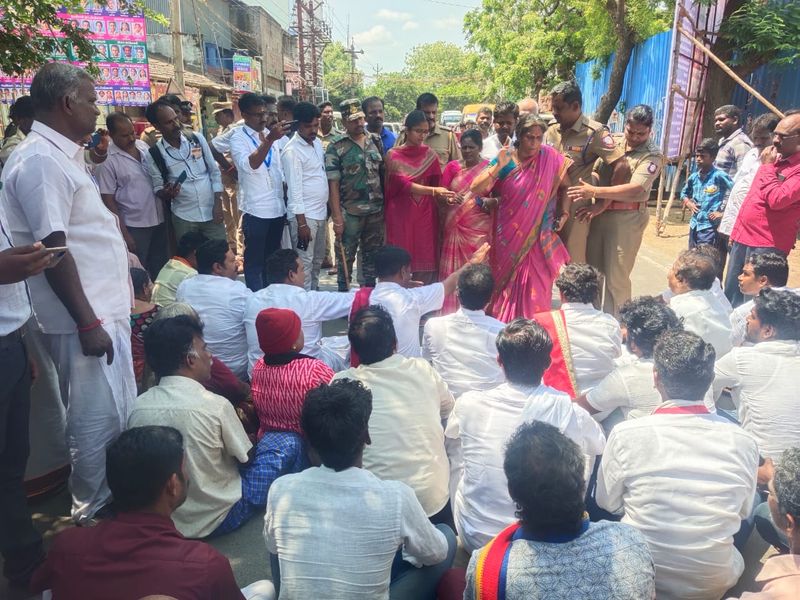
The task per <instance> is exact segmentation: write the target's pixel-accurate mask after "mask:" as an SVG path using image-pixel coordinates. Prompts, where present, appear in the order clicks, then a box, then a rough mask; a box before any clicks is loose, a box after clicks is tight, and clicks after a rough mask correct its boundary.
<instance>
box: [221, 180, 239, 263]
mask: <svg viewBox="0 0 800 600" xmlns="http://www.w3.org/2000/svg"><path fill="white" fill-rule="evenodd" d="M222 185H224V186H225V193H224V194H223V195H222V218H223V220H224V223H225V237H226V238H227V240H228V245H229V246H230V247H231V250H233V251H234V252H235V253H236V254H238V255H239V256H242V255H243V254H244V242H243V240H242V214H241V212H239V203H238V202H237V200H236V189H237V187H238V184H237V182H236V180H235V179H234V178H233V177H231V176H230V175H228V174H226V173H223V175H222Z"/></svg>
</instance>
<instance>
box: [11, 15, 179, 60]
mask: <svg viewBox="0 0 800 600" xmlns="http://www.w3.org/2000/svg"><path fill="white" fill-rule="evenodd" d="M95 2H96V4H99V5H101V6H105V5H106V3H107V0H95ZM119 4H120V9H121V10H123V11H124V10H129V11H130V12H131V13H138V12H140V11H142V10H144V12H145V14H146V15H147V16H148V18H150V19H153V20H154V21H157V22H159V23H161V24H163V25H167V24H168V21H167V19H166V18H165V17H164V16H163V15H161V14H159V13H155V12H153V11H152V10H150V9H148V8H146V7H145V6H144V2H143V0H120V3H119ZM83 6H84V5H83V4H82V3H81V2H80V0H3V3H2V6H0V71H3V72H5V73H8V74H9V75H23V74H24V73H25V72H26V71H31V70H35V69H38V68H39V67H41V66H42V65H43V64H45V63H46V62H48V61H49V60H52V57H53V56H54V55H57V54H60V55H65V56H67V57H69V58H70V60H73V61H74V62H78V63H86V64H87V68H88V69H89V70H90V71H92V72H95V71H96V69H95V68H94V65H93V62H92V59H93V58H94V53H95V49H94V46H93V45H92V42H91V40H90V39H89V38H88V35H89V33H90V32H89V31H87V30H85V29H81V28H79V27H74V26H73V25H71V24H70V23H69V21H64V20H62V19H61V18H60V17H59V16H58V12H60V11H62V10H64V11H66V12H68V13H72V14H80V13H82V12H83V10H84V8H83Z"/></svg>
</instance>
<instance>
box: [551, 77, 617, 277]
mask: <svg viewBox="0 0 800 600" xmlns="http://www.w3.org/2000/svg"><path fill="white" fill-rule="evenodd" d="M550 95H551V99H552V104H553V117H554V118H553V120H552V121H550V126H549V128H548V129H547V133H546V134H545V138H544V141H545V143H546V144H548V145H550V146H552V147H553V148H555V149H556V150H558V151H559V152H561V154H563V155H564V156H566V157H567V158H569V159H570V160H571V161H572V166H570V168H569V171H568V172H567V173H568V174H569V177H570V179H571V180H572V185H580V184H581V182H586V183H588V182H590V181H591V175H592V168H593V167H594V164H595V162H596V161H597V159H598V158H600V159H602V161H603V162H604V163H605V164H607V165H610V166H612V167H613V174H612V177H611V185H618V184H621V183H624V182H626V181H627V180H628V177H629V176H630V171H629V170H628V164H627V161H625V160H622V159H623V158H624V155H625V152H624V150H622V149H620V148H618V147H617V145H616V144H615V143H614V139H613V138H612V137H611V134H610V133H609V131H608V127H606V126H605V125H603V124H601V123H598V122H597V121H593V120H592V119H590V118H589V117H587V116H586V115H584V114H583V111H582V110H581V104H582V103H583V96H582V95H581V89H580V88H579V87H578V85H577V84H576V83H575V82H574V81H565V82H563V83H559V84H558V85H556V86H555V87H554V88H553V91H552V92H550ZM591 204H592V201H591V200H578V201H576V202H573V203H572V206H571V207H570V212H569V217H570V218H569V220H567V223H566V224H565V225H564V227H563V228H562V229H561V231H560V232H559V235H560V236H561V239H562V240H563V241H564V244H566V246H567V251H568V252H569V255H570V257H571V258H572V262H586V243H587V239H588V237H589V222H588V221H580V220H579V219H577V218H576V217H575V214H576V212H577V211H578V209H581V208H586V207H587V206H590V205H591Z"/></svg>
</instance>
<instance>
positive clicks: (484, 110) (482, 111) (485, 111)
mask: <svg viewBox="0 0 800 600" xmlns="http://www.w3.org/2000/svg"><path fill="white" fill-rule="evenodd" d="M517 110H519V108H518V109H517ZM477 114H479V115H489V116H490V117H493V118H494V111H493V110H492V107H491V106H486V105H485V104H484V105H483V106H481V107H480V108H479V109H478V112H477Z"/></svg>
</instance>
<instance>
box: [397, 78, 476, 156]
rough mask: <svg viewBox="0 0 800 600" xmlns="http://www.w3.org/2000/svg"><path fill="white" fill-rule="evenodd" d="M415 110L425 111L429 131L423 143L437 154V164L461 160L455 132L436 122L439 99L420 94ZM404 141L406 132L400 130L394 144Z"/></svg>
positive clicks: (401, 143)
mask: <svg viewBox="0 0 800 600" xmlns="http://www.w3.org/2000/svg"><path fill="white" fill-rule="evenodd" d="M417 110H421V111H422V112H424V113H425V118H426V119H427V120H428V128H429V129H430V133H428V137H426V138H425V145H426V146H429V147H431V148H433V150H434V152H436V154H437V155H438V156H439V166H440V167H442V170H444V167H445V165H446V164H447V163H449V162H450V161H451V160H461V145H460V144H459V143H458V138H456V134H455V133H453V131H452V130H451V129H450V128H448V127H443V126H442V125H439V123H438V122H437V119H436V116H437V114H438V112H439V99H438V98H437V97H436V96H434V95H433V94H431V93H428V92H426V93H424V94H421V95H420V97H419V98H417ZM405 143H406V132H405V131H402V132H401V133H400V135H399V136H398V137H397V141H396V142H395V144H394V145H395V146H402V145H403V144H405Z"/></svg>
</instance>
